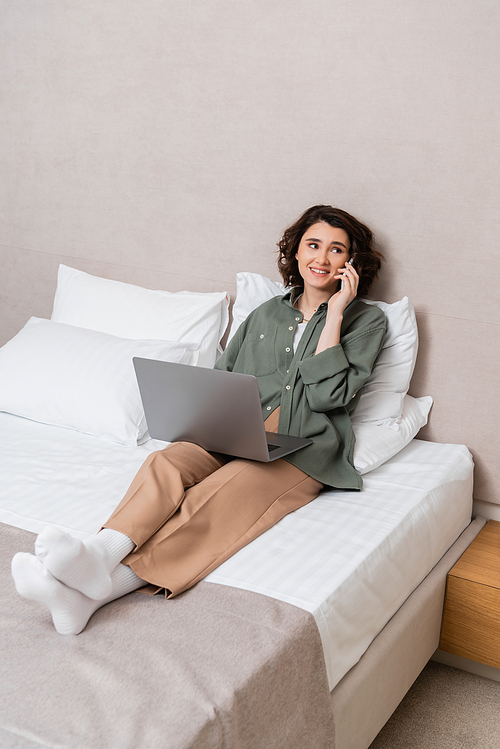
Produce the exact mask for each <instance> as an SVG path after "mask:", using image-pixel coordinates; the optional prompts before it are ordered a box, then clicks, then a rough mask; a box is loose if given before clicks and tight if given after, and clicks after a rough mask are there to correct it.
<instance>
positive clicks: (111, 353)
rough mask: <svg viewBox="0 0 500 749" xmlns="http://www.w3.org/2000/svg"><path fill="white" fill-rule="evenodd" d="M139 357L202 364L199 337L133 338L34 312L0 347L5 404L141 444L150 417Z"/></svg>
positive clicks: (0, 398) (1, 405)
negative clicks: (145, 408) (195, 339)
mask: <svg viewBox="0 0 500 749" xmlns="http://www.w3.org/2000/svg"><path fill="white" fill-rule="evenodd" d="M134 356H140V357H144V358H147V359H161V360H163V361H172V362H179V363H182V364H196V360H197V358H198V344H197V343H183V342H177V341H152V340H151V341H130V340H127V339H126V338H117V337H115V336H111V335H107V334H106V333H99V332H97V331H94V330H86V329H85V328H78V327H73V326H71V325H64V324H62V323H56V322H53V321H51V320H42V319H39V318H36V317H32V318H31V319H30V320H29V321H28V322H27V323H26V325H25V326H24V328H23V329H22V330H21V331H20V332H19V333H18V334H17V335H16V336H15V337H14V338H13V339H12V340H10V341H9V342H8V343H6V344H5V345H4V346H3V347H2V348H0V411H7V412H8V413H12V414H15V415H17V416H23V417H25V418H27V419H32V420H33V421H40V422H43V423H44V424H52V425H54V426H61V427H67V428H69V429H75V430H77V431H80V432H86V433H87V434H92V435H95V436H97V437H105V438H107V439H109V440H113V441H114V442H121V443H123V444H126V445H136V444H137V441H138V440H139V439H140V438H141V437H142V436H143V435H144V433H145V432H146V420H145V417H144V411H143V408H142V403H141V397H140V394H139V388H138V386H137V380H136V377H135V372H134V367H133V363H132V357H134Z"/></svg>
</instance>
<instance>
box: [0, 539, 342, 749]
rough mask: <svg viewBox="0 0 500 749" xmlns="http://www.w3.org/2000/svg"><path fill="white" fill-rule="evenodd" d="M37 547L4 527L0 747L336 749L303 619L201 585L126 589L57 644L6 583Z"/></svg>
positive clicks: (313, 640)
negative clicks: (13, 563)
mask: <svg viewBox="0 0 500 749" xmlns="http://www.w3.org/2000/svg"><path fill="white" fill-rule="evenodd" d="M33 541H34V535H33V534H31V533H28V532H26V531H21V530H18V529H16V528H11V527H9V526H5V525H0V591H1V593H0V594H1V612H0V746H1V747H2V749H35V748H36V747H52V748H54V749H56V748H57V749H60V748H64V749H87V747H88V749H107V748H108V747H110V748H111V747H112V748H113V749H116V748H119V749H122V748H124V749H125V748H127V749H128V747H130V749H137V748H138V747H139V748H140V747H144V748H145V749H146V748H147V749H154V748H155V747H162V749H226V748H227V749H229V748H233V747H234V748H238V749H240V748H241V749H274V748H276V749H278V748H279V749H327V747H328V748H331V747H333V746H334V737H333V732H334V728H333V717H332V712H331V701H330V694H329V691H328V683H327V677H326V670H325V665H324V661H323V653H322V648H321V642H320V638H319V634H318V631H317V628H316V624H315V622H314V619H313V617H312V616H311V615H310V614H308V613H307V612H305V611H302V610H301V609H298V608H296V607H294V606H291V605H289V604H286V603H282V602H280V601H275V600H274V599H271V598H267V597H266V596H261V595H259V594H256V593H249V592H247V591H242V590H237V589H233V588H229V587H226V586H222V585H214V584H212V583H203V582H202V583H199V584H198V585H196V586H195V587H194V588H193V589H192V590H189V591H187V592H186V593H184V594H182V595H180V596H178V597H177V598H174V599H172V600H170V601H166V600H165V599H164V598H163V597H162V596H145V595H142V594H140V593H133V594H131V595H128V596H126V597H124V598H122V599H120V600H118V601H115V602H113V603H111V604H108V605H107V606H104V607H103V608H102V609H100V610H99V611H98V612H97V613H96V614H95V615H94V616H93V617H92V619H91V621H90V622H89V625H88V626H87V628H86V629H85V631H84V632H83V633H82V634H81V635H78V636H77V637H62V636H60V635H58V634H57V633H56V632H55V630H54V628H53V626H52V623H51V619H50V614H49V613H48V610H47V609H46V608H45V607H44V606H42V605H40V604H37V603H34V602H33V601H27V600H25V599H23V598H21V597H20V596H18V595H17V593H16V591H15V588H14V584H13V581H12V578H11V576H10V560H11V558H12V556H13V554H14V553H15V552H16V551H32V550H33Z"/></svg>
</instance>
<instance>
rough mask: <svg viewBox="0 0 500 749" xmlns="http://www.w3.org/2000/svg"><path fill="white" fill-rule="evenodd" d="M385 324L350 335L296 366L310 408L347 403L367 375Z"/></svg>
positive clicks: (336, 406)
mask: <svg viewBox="0 0 500 749" xmlns="http://www.w3.org/2000/svg"><path fill="white" fill-rule="evenodd" d="M384 333H385V324H384V325H381V326H379V327H376V328H372V329H370V330H366V331H364V332H363V333H362V334H357V335H356V336H354V337H352V338H349V337H348V336H347V337H346V339H345V340H344V341H342V342H341V343H339V344H337V345H336V346H332V347H331V348H329V349H326V350H325V351H322V352H321V353H319V354H315V355H314V356H310V357H308V358H307V359H303V360H302V361H301V362H300V363H299V366H298V370H299V374H300V377H301V378H302V382H303V384H304V389H305V395H306V398H307V402H308V405H309V408H310V409H311V410H312V411H315V412H320V413H321V412H323V413H324V412H326V411H332V410H333V409H335V408H340V407H342V406H347V405H348V404H349V403H350V401H351V400H352V399H353V398H355V397H356V395H357V393H358V391H359V390H360V389H361V388H362V387H363V385H364V384H365V382H366V380H367V379H368V377H369V376H370V373H371V371H372V369H373V365H374V363H375V360H376V358H377V356H378V354H379V351H380V348H381V346H382V342H383V338H384Z"/></svg>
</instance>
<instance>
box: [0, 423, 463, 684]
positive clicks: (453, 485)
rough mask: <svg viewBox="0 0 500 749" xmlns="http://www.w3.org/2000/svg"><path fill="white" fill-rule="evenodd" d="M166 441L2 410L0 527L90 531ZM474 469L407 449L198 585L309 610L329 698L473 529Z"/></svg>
mask: <svg viewBox="0 0 500 749" xmlns="http://www.w3.org/2000/svg"><path fill="white" fill-rule="evenodd" d="M164 444H165V443H162V442H157V441H154V440H150V441H149V442H147V443H146V444H144V445H142V446H138V447H136V448H131V447H124V446H120V445H117V444H114V443H111V442H107V441H104V440H100V439H97V438H95V437H90V436H87V435H84V434H80V433H78V432H74V431H71V430H66V429H61V428H57V427H48V426H44V425H42V424H38V423H35V422H31V421H28V420H26V419H21V418H18V417H15V416H11V415H10V414H5V413H0V476H1V481H0V522H3V523H6V524H8V525H13V526H16V527H18V528H23V529H25V530H29V531H34V532H39V531H40V530H42V528H44V527H45V525H47V524H52V525H56V526H58V527H60V528H63V529H65V530H71V531H72V532H74V533H75V534H76V535H78V536H79V537H81V538H84V537H86V536H88V535H89V534H92V533H96V532H97V531H98V530H99V528H100V526H101V525H102V523H103V522H104V521H105V520H106V519H107V517H108V516H109V515H110V514H111V512H112V510H113V509H114V507H115V506H116V505H117V503H118V502H119V500H120V499H121V497H122V495H123V494H124V492H125V491H126V489H127V487H128V485H129V483H130V481H131V480H132V478H133V476H134V474H135V473H136V471H137V470H138V468H139V466H140V465H141V464H142V462H143V461H144V459H145V458H146V456H147V455H148V454H149V453H150V452H152V451H153V450H155V449H158V448H159V447H163V446H164ZM472 472H473V464H472V458H471V455H470V453H469V451H468V450H467V448H466V447H464V446H463V445H442V444H437V443H431V442H423V441H420V440H413V441H412V442H411V443H410V444H409V445H408V446H407V447H406V448H405V449H404V450H403V451H402V452H401V453H399V455H397V456H395V457H394V458H392V460H390V461H388V462H387V463H386V464H385V465H383V466H381V467H380V468H378V469H376V470H375V471H372V472H371V473H369V474H367V475H366V476H364V477H363V478H364V489H363V491H361V492H349V491H338V490H331V491H325V492H322V493H321V494H320V496H319V497H318V498H317V499H316V500H314V501H313V502H312V503H310V504H309V505H307V506H306V507H303V508H301V509H300V510H297V511H296V512H294V513H293V514H291V515H289V516H287V517H285V518H283V520H281V521H280V522H279V523H278V524H277V525H276V526H274V527H273V528H271V529H270V530H269V531H267V532H266V533H265V534H263V535H262V536H261V537H260V538H257V539H256V540H255V541H253V542H252V543H251V544H250V545H248V546H247V547H245V548H243V549H241V550H240V551H239V552H238V553H237V554H235V555H234V556H233V557H232V558H231V559H229V560H228V561H227V562H225V563H224V564H223V565H221V566H220V567H219V568H218V569H217V570H215V571H214V572H212V573H211V574H210V575H208V577H206V578H205V580H206V581H208V582H215V583H220V584H223V585H230V586H234V587H238V588H243V589H247V590H252V591H255V592H258V593H262V594H265V595H268V596H271V597H274V598H277V599H279V600H282V601H287V602H289V603H291V604H294V605H295V606H298V607H300V608H302V609H305V610H307V611H309V612H310V613H311V614H312V615H313V616H314V618H315V620H316V622H317V625H318V628H319V632H320V635H321V640H322V643H323V649H324V652H325V661H326V667H327V672H328V679H329V684H330V688H331V689H333V687H334V686H335V685H336V684H337V683H338V682H339V681H340V679H341V678H342V677H343V676H344V675H345V674H346V673H347V671H348V670H349V669H350V668H351V667H352V666H353V665H355V663H356V662H357V661H358V660H359V658H360V657H361V655H362V654H363V653H364V652H365V650H366V649H367V647H368V646H369V644H370V643H371V641H372V640H373V639H374V637H375V636H376V635H377V634H378V632H379V631H380V630H381V629H382V628H383V627H384V626H385V624H386V623H387V621H388V620H389V619H390V617H391V616H392V615H393V614H394V613H395V612H396V611H397V609H398V608H399V607H400V606H401V604H402V603H403V602H404V601H405V599H406V598H407V597H408V595H409V594H410V593H411V592H412V591H413V590H414V588H415V587H416V586H417V585H418V584H419V583H420V582H421V581H422V580H423V578H424V577H425V576H426V575H427V574H428V572H429V571H430V570H431V569H432V567H433V566H434V565H435V564H436V563H437V561H438V560H439V559H440V558H441V556H442V555H443V554H444V553H445V552H446V550H447V549H448V548H449V547H450V546H451V544H452V543H453V542H454V541H455V539H456V538H457V537H458V535H459V534H460V533H461V532H462V531H463V530H464V528H465V527H466V526H467V525H468V523H469V522H470V519H471V513H472ZM242 501H245V498H244V497H243V498H242Z"/></svg>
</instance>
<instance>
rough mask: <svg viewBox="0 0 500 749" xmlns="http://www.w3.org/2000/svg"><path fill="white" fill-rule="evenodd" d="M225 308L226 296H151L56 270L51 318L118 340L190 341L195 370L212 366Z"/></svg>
mask: <svg viewBox="0 0 500 749" xmlns="http://www.w3.org/2000/svg"><path fill="white" fill-rule="evenodd" d="M228 307H229V297H228V295H227V293H226V292H225V291H221V292H214V293H203V294H198V293H195V292H191V291H178V292H170V291H151V290H149V289H144V288H142V287H141V286H134V285H132V284H127V283H122V282H121V281H110V280H108V279H106V278H99V277H97V276H91V275H89V274H88V273H84V272H83V271H80V270H76V269H75V268H68V267H67V266H65V265H60V266H59V273H58V278H57V290H56V295H55V298H54V309H53V312H52V316H51V319H52V320H53V321H54V322H59V323H65V324H66V325H76V326H78V327H80V328H88V329H91V330H98V331H100V332H101V333H109V334H110V335H114V336H119V337H120V338H131V339H141V340H143V339H147V340H150V339H154V340H165V341H192V342H194V343H198V344H200V358H199V361H198V366H201V367H213V365H214V364H215V361H216V359H217V351H218V350H220V349H219V344H220V340H221V338H222V336H223V335H224V332H225V330H226V327H227V324H228V321H229V313H228Z"/></svg>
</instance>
